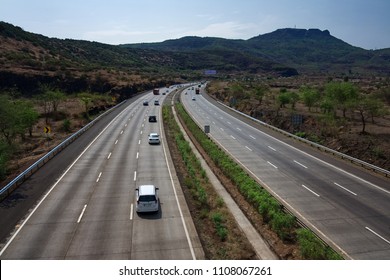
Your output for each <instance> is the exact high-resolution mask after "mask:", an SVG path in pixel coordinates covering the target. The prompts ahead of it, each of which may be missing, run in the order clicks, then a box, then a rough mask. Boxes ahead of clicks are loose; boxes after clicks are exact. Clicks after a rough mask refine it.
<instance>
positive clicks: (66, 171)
mask: <svg viewBox="0 0 390 280" xmlns="http://www.w3.org/2000/svg"><path fill="white" fill-rule="evenodd" d="M125 111H126V110H123V111H122V112H120V113H119V114H118V115H117V116H116V117H115V118H114V119H113V120H112V121H110V122H109V123H108V124H107V126H106V127H105V128H104V129H103V130H102V131H101V132H100V133H99V134H98V135H97V136H96V137H95V139H93V140H92V142H91V143H89V145H88V146H87V147H86V148H85V149H84V151H83V152H82V153H81V154H80V155H79V156H78V157H77V158H76V159H75V160H74V161H73V162H72V164H71V165H70V166H69V167H68V169H66V170H65V172H64V174H62V175H61V177H60V178H59V179H58V180H57V181H56V182H55V183H54V185H53V186H52V187H51V188H50V190H49V191H48V192H47V193H46V194H45V195H44V196H43V198H42V199H41V200H40V201H39V202H38V204H37V205H36V206H35V208H34V209H33V210H32V211H31V213H30V214H29V215H28V216H27V218H26V219H25V220H24V221H23V223H22V224H21V225H20V227H19V228H18V229H17V230H16V232H15V233H14V234H13V235H12V236H11V238H10V239H9V240H8V242H7V243H6V244H5V245H4V247H3V249H2V250H1V251H0V256H1V255H3V254H4V252H5V250H7V248H8V246H9V245H10V244H11V242H12V241H13V240H14V239H15V237H16V236H17V235H18V234H19V232H20V231H21V230H22V228H23V227H24V226H25V225H26V223H27V222H28V220H29V219H30V218H31V216H32V215H33V214H34V213H35V211H37V209H38V207H39V206H40V205H41V204H42V203H43V201H44V200H45V199H46V197H48V196H49V194H50V193H51V192H52V191H53V190H54V189H55V187H56V186H57V185H58V183H59V182H60V181H61V180H62V179H63V178H64V177H65V175H66V174H67V173H68V172H69V170H70V169H71V168H72V167H73V166H74V165H75V164H76V163H77V161H78V160H79V159H80V158H81V157H82V156H83V155H84V154H85V152H86V151H87V150H88V149H89V148H90V147H91V146H92V145H93V143H95V141H96V140H97V139H98V138H99V137H100V136H101V135H102V134H103V133H104V132H105V131H106V130H107V129H108V127H109V126H110V125H111V124H112V123H113V122H114V121H116V119H117V118H119V116H121V115H122V114H124V112H125Z"/></svg>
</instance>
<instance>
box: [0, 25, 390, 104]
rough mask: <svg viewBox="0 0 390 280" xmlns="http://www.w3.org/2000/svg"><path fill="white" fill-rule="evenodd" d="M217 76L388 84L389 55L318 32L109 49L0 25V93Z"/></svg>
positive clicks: (136, 87) (114, 88)
mask: <svg viewBox="0 0 390 280" xmlns="http://www.w3.org/2000/svg"><path fill="white" fill-rule="evenodd" d="M206 69H213V70H217V71H218V73H220V74H221V75H242V74H244V75H260V76H264V77H268V78H269V77H271V78H272V77H280V76H287V77H288V76H294V75H299V74H305V75H313V74H316V75H318V74H320V75H323V74H326V75H334V74H337V75H340V74H341V75H350V76H351V75H355V76H359V75H371V76H378V75H381V76H388V75H389V73H390V49H382V50H375V51H374V50H364V49H361V48H357V47H354V46H351V45H349V44H347V43H345V42H343V41H342V40H340V39H337V38H335V37H333V36H332V35H330V33H329V31H327V30H325V31H320V30H318V29H309V30H306V29H291V28H287V29H279V30H276V31H274V32H271V33H268V34H264V35H259V36H257V37H254V38H251V39H248V40H230V39H223V38H214V37H204V38H202V37H194V36H191V37H183V38H180V39H175V40H167V41H164V42H160V43H148V44H127V45H119V46H114V45H108V44H102V43H97V42H88V41H82V40H70V39H64V40H62V39H56V38H48V37H45V36H43V35H39V34H34V33H30V32H27V31H24V30H23V29H21V28H20V27H17V26H13V25H12V24H9V23H5V22H0V79H1V84H0V87H1V88H10V87H14V86H16V87H17V89H18V90H19V91H21V92H22V93H23V94H34V92H35V91H36V90H37V89H38V88H39V84H50V85H52V86H54V87H57V88H61V89H62V90H64V91H65V92H80V91H94V92H104V93H107V92H109V93H112V94H119V95H121V96H122V98H125V97H126V96H127V95H128V94H131V93H134V92H139V91H142V90H145V89H150V88H153V87H156V86H164V85H166V84H171V83H176V82H181V81H185V80H195V79H202V78H204V76H203V72H204V70H206Z"/></svg>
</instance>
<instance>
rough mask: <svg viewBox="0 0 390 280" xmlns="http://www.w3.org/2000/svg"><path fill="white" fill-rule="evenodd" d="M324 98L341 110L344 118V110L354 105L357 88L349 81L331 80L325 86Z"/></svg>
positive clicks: (356, 97)
mask: <svg viewBox="0 0 390 280" xmlns="http://www.w3.org/2000/svg"><path fill="white" fill-rule="evenodd" d="M325 95H326V98H327V99H328V100H330V101H332V103H333V105H334V108H337V109H340V110H341V111H342V112H343V117H344V118H346V111H347V110H348V109H350V108H352V107H353V106H354V102H356V101H357V99H358V96H359V94H358V90H357V88H356V86H354V85H353V84H351V83H349V82H341V83H340V82H331V83H328V84H327V85H326V86H325Z"/></svg>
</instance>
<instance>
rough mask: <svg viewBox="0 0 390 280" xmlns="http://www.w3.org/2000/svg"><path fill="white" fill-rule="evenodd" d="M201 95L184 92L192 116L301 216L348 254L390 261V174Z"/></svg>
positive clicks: (190, 90) (202, 91) (355, 256)
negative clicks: (279, 131)
mask: <svg viewBox="0 0 390 280" xmlns="http://www.w3.org/2000/svg"><path fill="white" fill-rule="evenodd" d="M201 93H202V94H201V95H196V94H195V91H194V90H192V89H188V90H187V94H182V95H181V100H182V103H183V105H184V106H185V108H186V110H187V111H188V112H189V113H190V115H191V116H192V118H193V119H194V120H195V121H196V122H197V123H198V125H200V127H204V126H205V125H209V126H210V134H209V135H210V137H211V138H212V139H213V140H215V141H216V142H217V143H218V144H219V145H220V146H222V147H223V148H224V149H225V150H226V151H227V152H228V153H229V154H230V155H231V156H232V157H234V158H235V160H236V161H238V162H239V163H240V164H242V165H243V166H244V167H245V168H246V169H247V171H248V172H249V173H251V174H252V176H253V177H255V178H256V179H257V181H259V182H260V183H261V184H262V185H263V186H264V187H266V188H267V189H269V191H270V192H271V193H272V194H273V195H274V196H276V197H277V198H278V199H279V200H282V201H284V204H285V205H286V206H287V207H288V208H289V209H290V210H292V211H294V212H295V214H296V215H297V217H298V218H300V219H301V220H302V221H304V222H305V224H308V225H310V226H311V228H312V229H314V230H315V231H316V232H317V233H318V234H319V235H320V236H322V237H324V238H325V239H328V240H327V241H330V242H333V244H334V247H336V248H338V250H339V251H340V252H342V253H343V255H345V256H346V257H347V258H352V259H390V180H389V178H385V177H381V176H378V175H372V174H370V173H369V172H367V171H365V170H363V169H361V168H358V167H354V166H352V165H351V164H349V163H346V162H343V161H342V160H337V159H334V158H332V157H331V156H329V155H324V154H322V153H321V152H319V151H315V150H314V149H311V148H308V147H307V146H304V145H303V144H301V143H299V142H298V141H293V140H291V139H287V137H283V136H281V135H277V133H272V132H270V131H267V129H266V128H264V127H261V126H260V125H255V124H254V123H253V122H252V121H248V120H243V118H242V117H237V115H233V113H232V112H231V111H229V110H228V109H224V108H222V106H221V105H218V104H217V103H216V102H215V101H211V99H210V98H209V97H207V96H206V95H205V96H203V95H204V88H202V90H201ZM192 97H195V100H193V99H192ZM206 97H207V98H206Z"/></svg>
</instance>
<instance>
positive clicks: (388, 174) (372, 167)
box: [217, 101, 390, 177]
mask: <svg viewBox="0 0 390 280" xmlns="http://www.w3.org/2000/svg"><path fill="white" fill-rule="evenodd" d="M217 102H218V103H219V104H221V105H222V106H224V107H226V108H228V109H230V110H232V111H234V112H236V113H237V114H240V115H242V116H244V117H246V118H249V119H251V120H252V121H255V122H257V123H260V124H261V125H263V126H265V127H267V128H270V129H272V130H275V131H277V132H279V133H282V134H284V135H286V136H288V137H291V138H294V139H296V140H299V141H301V142H304V143H306V144H308V145H310V146H312V147H315V148H317V149H319V150H322V151H325V152H328V153H331V154H333V155H336V156H338V157H340V158H342V159H347V160H349V161H351V162H353V163H355V164H359V165H361V166H363V167H365V168H367V169H370V170H373V171H374V172H377V173H381V174H383V175H384V176H386V177H390V171H389V170H386V169H383V168H380V167H378V166H375V165H373V164H370V163H368V162H365V161H363V160H360V159H357V158H354V157H351V156H349V155H346V154H343V153H340V152H337V151H335V150H332V149H330V148H328V147H325V146H322V145H320V144H317V143H314V142H312V141H310V140H307V139H305V138H302V137H299V136H296V135H294V134H291V133H289V132H287V131H284V130H282V129H280V128H277V127H274V126H272V125H270V124H267V123H265V122H262V121H260V120H258V119H256V118H253V117H251V116H249V115H247V114H244V113H243V112H240V111H238V110H236V109H234V108H232V107H229V106H227V105H225V104H223V103H222V102H220V101H217Z"/></svg>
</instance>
